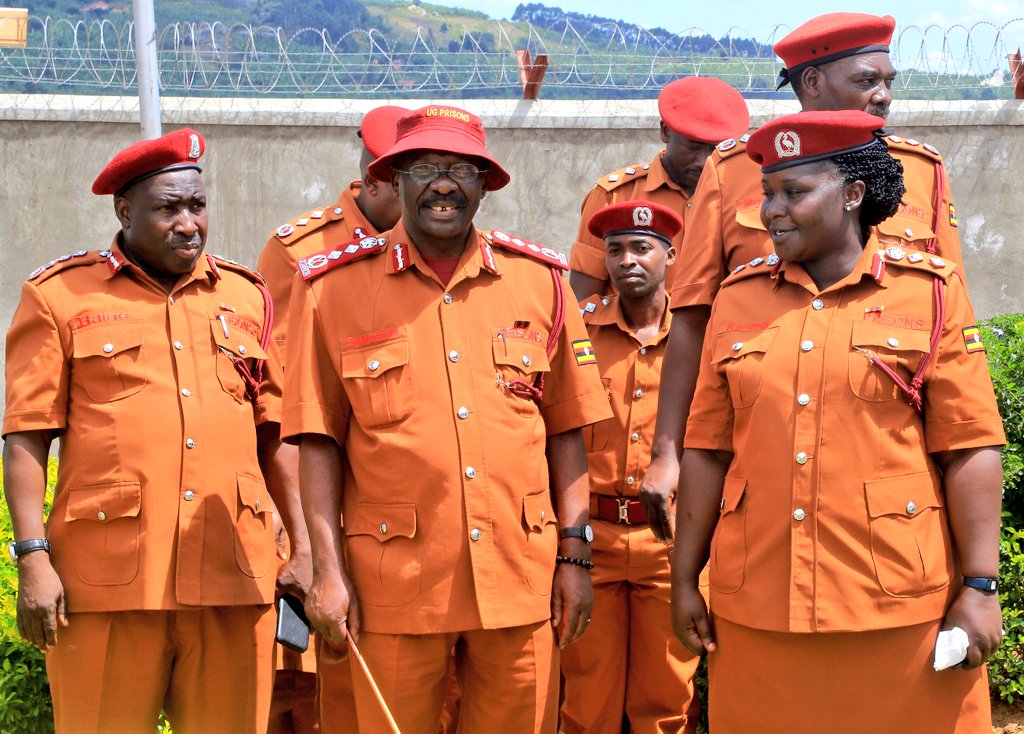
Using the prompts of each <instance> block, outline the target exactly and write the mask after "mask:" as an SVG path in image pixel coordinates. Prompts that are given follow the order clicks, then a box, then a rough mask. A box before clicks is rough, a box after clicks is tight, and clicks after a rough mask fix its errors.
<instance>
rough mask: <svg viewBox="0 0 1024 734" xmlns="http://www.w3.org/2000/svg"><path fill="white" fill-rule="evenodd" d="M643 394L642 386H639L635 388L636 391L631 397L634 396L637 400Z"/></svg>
mask: <svg viewBox="0 0 1024 734" xmlns="http://www.w3.org/2000/svg"><path fill="white" fill-rule="evenodd" d="M643 396H644V391H643V389H642V388H639V387H638V388H637V389H636V392H635V393H633V397H634V398H636V399H637V400H639V399H640V398H642V397H643Z"/></svg>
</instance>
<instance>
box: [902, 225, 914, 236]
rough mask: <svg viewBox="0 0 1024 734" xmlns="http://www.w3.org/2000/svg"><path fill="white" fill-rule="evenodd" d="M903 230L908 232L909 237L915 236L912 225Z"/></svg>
mask: <svg viewBox="0 0 1024 734" xmlns="http://www.w3.org/2000/svg"><path fill="white" fill-rule="evenodd" d="M903 231H904V232H906V233H907V237H908V238H910V237H913V236H914V230H912V229H911V228H910V227H907V228H906V229H905V230H903Z"/></svg>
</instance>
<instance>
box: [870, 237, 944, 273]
mask: <svg viewBox="0 0 1024 734" xmlns="http://www.w3.org/2000/svg"><path fill="white" fill-rule="evenodd" d="M879 253H880V254H881V256H882V258H883V259H884V261H885V263H886V264H887V265H896V266H897V267H903V268H911V269H913V270H923V271H924V272H926V273H930V274H931V275H934V276H936V277H939V278H942V279H943V280H946V279H948V278H949V276H951V275H952V274H953V273H954V271H956V269H957V264H956V263H955V262H954V261H952V260H950V259H948V258H945V257H937V256H936V255H929V254H928V253H927V252H917V251H916V250H909V249H906V250H905V249H903V248H902V247H898V246H896V245H892V246H890V247H886V248H885V249H884V250H880V251H879Z"/></svg>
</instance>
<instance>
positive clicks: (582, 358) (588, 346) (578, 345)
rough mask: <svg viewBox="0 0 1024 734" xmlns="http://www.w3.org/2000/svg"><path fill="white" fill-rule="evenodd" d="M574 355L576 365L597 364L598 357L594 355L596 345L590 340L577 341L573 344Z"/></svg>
mask: <svg viewBox="0 0 1024 734" xmlns="http://www.w3.org/2000/svg"><path fill="white" fill-rule="evenodd" d="M572 351H573V354H575V355H576V364H578V365H584V364H597V355H596V354H594V345H593V343H591V341H590V340H589V339H577V340H576V341H574V342H573V343H572Z"/></svg>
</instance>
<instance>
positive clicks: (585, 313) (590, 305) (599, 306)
mask: <svg viewBox="0 0 1024 734" xmlns="http://www.w3.org/2000/svg"><path fill="white" fill-rule="evenodd" d="M608 303H609V301H608V299H607V298H606V297H604V296H590V297H589V298H586V299H584V300H583V301H582V302H581V303H580V316H582V317H583V323H585V324H589V323H590V321H591V319H593V318H594V316H596V315H597V314H599V313H600V312H601V311H603V310H604V307H605V306H607V305H608Z"/></svg>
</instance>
